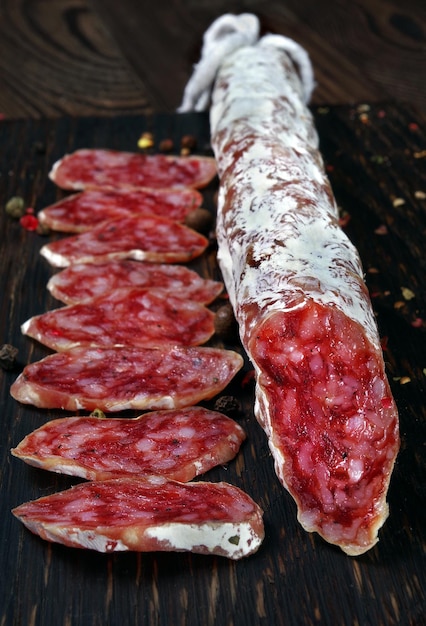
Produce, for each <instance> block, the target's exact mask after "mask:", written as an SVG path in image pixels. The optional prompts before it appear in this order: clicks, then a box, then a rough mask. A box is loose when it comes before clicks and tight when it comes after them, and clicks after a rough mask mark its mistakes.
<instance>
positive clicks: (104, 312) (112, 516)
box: [11, 150, 264, 559]
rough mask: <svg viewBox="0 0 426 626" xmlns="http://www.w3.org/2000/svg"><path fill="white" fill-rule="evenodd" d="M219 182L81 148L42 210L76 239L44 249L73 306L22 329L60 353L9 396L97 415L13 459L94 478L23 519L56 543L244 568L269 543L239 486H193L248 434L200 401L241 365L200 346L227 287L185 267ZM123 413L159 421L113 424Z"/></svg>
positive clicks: (167, 165)
mask: <svg viewBox="0 0 426 626" xmlns="http://www.w3.org/2000/svg"><path fill="white" fill-rule="evenodd" d="M215 173H216V169H215V162H214V160H213V159H210V158H207V157H194V156H191V157H165V156H162V155H150V156H148V155H143V154H131V153H125V152H117V151H111V150H79V151H77V152H75V153H73V154H71V155H66V156H65V157H64V158H63V159H61V160H60V161H59V162H57V163H56V164H55V165H54V167H53V169H52V171H51V173H50V178H51V179H52V180H53V182H55V183H56V184H57V185H58V186H59V187H61V188H63V189H74V190H78V193H76V194H73V195H69V196H67V197H66V198H65V199H64V200H61V201H59V202H57V203H56V204H54V205H52V206H50V207H47V208H46V209H44V210H42V211H41V212H40V213H39V220H40V222H41V223H42V224H44V225H45V226H48V227H49V228H51V229H52V230H58V231H61V232H66V233H73V234H72V235H69V236H68V237H65V238H61V239H58V240H57V241H54V242H51V243H49V244H47V245H45V246H44V247H43V248H42V250H41V254H42V255H43V256H44V257H45V258H46V259H47V260H48V261H49V262H50V263H51V264H52V265H53V266H56V267H66V269H63V270H62V271H61V272H59V273H57V274H55V275H54V276H53V277H52V278H51V279H50V281H49V283H48V285H47V287H48V289H49V290H50V291H51V293H52V294H53V295H54V296H55V297H56V298H57V299H58V300H60V301H61V302H62V303H64V304H65V306H63V307H61V308H58V309H55V310H52V311H48V312H46V313H43V314H41V315H38V316H35V317H32V318H31V319H29V320H28V321H27V322H25V323H24V324H23V325H22V332H23V333H25V334H26V335H28V336H29V337H32V338H34V339H36V340H38V341H39V342H41V343H42V344H44V345H45V346H46V347H48V348H50V349H51V350H53V351H54V353H53V354H50V355H49V356H46V357H45V358H43V359H42V360H40V361H38V362H35V363H32V364H29V365H27V366H26V367H25V368H24V371H23V372H22V374H20V375H19V376H18V378H17V379H16V381H15V382H14V383H13V385H12V387H11V394H12V396H13V397H14V398H15V399H16V400H18V401H19V402H22V403H27V404H32V405H34V406H36V407H40V408H55V409H65V410H68V411H79V410H85V411H92V412H93V413H92V414H91V415H86V416H75V417H63V418H58V419H55V420H52V421H50V422H48V423H46V424H44V425H43V426H42V427H40V428H39V429H37V430H36V431H34V432H33V433H31V434H29V435H28V436H27V437H25V439H24V440H23V441H22V442H21V443H20V444H19V445H17V447H16V448H15V449H13V450H12V453H13V455H14V456H16V457H19V458H21V459H23V460H24V461H26V462H27V463H29V464H31V465H35V466H38V467H42V468H44V469H48V470H51V471H54V472H60V473H65V474H70V475H74V476H79V477H81V478H84V479H87V480H88V481H90V482H86V483H82V484H80V485H78V486H76V487H73V488H71V489H69V490H67V491H65V492H60V493H57V494H53V495H50V496H47V497H44V498H40V499H38V500H36V501H33V502H28V503H25V504H22V505H20V506H18V507H17V508H15V509H14V511H13V513H14V514H15V515H16V517H18V518H19V519H20V520H21V521H22V522H23V523H24V524H25V525H26V526H27V527H28V528H29V529H30V530H31V531H33V532H35V533H37V534H38V535H40V536H41V537H43V538H44V539H47V540H50V541H55V542H59V543H63V544H65V545H69V546H74V547H85V548H90V549H95V550H99V551H103V552H111V551H119V550H138V551H153V550H177V551H181V550H189V551H193V552H199V553H204V554H219V555H223V556H227V557H229V558H232V559H239V558H241V557H243V556H247V555H249V554H252V553H253V552H255V551H256V550H257V549H258V547H259V546H260V544H261V542H262V540H263V536H264V529H263V520H262V511H261V509H260V508H259V506H258V505H257V504H256V503H255V502H253V500H252V499H251V498H250V497H249V496H248V495H247V494H245V493H244V492H243V491H241V490H240V489H238V488H237V487H234V486H232V485H229V484H227V483H209V482H200V481H197V482H194V483H192V482H190V483H189V484H188V482H189V481H191V480H192V479H193V478H194V477H196V476H199V475H200V474H202V473H204V472H206V471H207V470H209V469H210V468H212V467H214V466H216V465H219V464H223V463H226V462H228V461H230V460H231V459H232V458H234V457H235V455H236V454H237V452H238V450H239V448H240V445H241V443H242V442H243V441H244V439H245V433H244V431H243V430H242V428H241V427H240V426H239V425H238V424H237V423H236V422H235V421H233V420H231V419H230V418H228V417H226V416H225V415H223V414H221V413H219V412H217V411H211V410H207V409H205V408H203V407H201V406H196V405H197V403H198V402H200V401H202V400H206V399H209V398H212V397H213V396H215V395H216V394H218V393H219V392H220V391H222V390H223V389H224V388H225V387H226V386H227V385H228V383H229V382H230V381H231V379H232V378H233V377H234V376H235V374H236V373H237V372H238V371H239V370H240V368H241V367H242V364H243V360H242V357H241V356H240V355H239V354H238V353H237V352H234V351H231V350H224V349H219V348H212V347H207V346H203V345H202V344H204V343H206V342H207V341H208V340H209V339H210V338H211V337H212V335H213V333H214V328H215V327H214V313H213V312H212V311H211V310H209V309H208V308H207V306H206V305H208V304H209V303H211V302H212V301H213V300H214V299H215V298H216V297H217V296H218V295H219V294H220V292H221V290H222V288H223V285H222V284H221V283H218V282H216V281H213V280H207V279H203V278H201V277H200V276H199V275H198V274H197V273H195V272H194V271H192V270H190V269H189V268H187V267H185V266H182V265H176V263H182V262H186V261H189V260H191V259H193V258H195V257H196V256H198V255H200V254H201V253H202V252H203V251H204V250H205V248H206V247H207V239H206V238H205V237H204V236H203V235H201V234H199V233H198V232H196V231H194V230H192V229H190V228H188V227H187V226H185V225H184V224H183V223H181V222H182V221H183V220H184V219H185V217H186V216H187V215H188V214H189V213H190V212H191V211H192V210H194V208H197V207H199V206H200V205H201V202H202V196H201V194H200V192H199V191H198V189H199V188H200V187H202V186H204V185H206V184H207V183H208V182H209V181H210V180H211V179H212V178H213V177H214V175H215ZM126 409H136V410H143V411H148V412H147V413H144V414H143V415H140V416H139V417H137V418H124V417H108V418H106V417H104V415H103V414H104V413H111V412H118V411H123V410H126ZM99 413H100V415H101V417H98V416H97V415H98V414H99Z"/></svg>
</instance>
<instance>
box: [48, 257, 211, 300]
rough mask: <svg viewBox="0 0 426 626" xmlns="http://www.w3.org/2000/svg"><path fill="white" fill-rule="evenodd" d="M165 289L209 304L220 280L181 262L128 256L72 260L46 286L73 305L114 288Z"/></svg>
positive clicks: (175, 294)
mask: <svg viewBox="0 0 426 626" xmlns="http://www.w3.org/2000/svg"><path fill="white" fill-rule="evenodd" d="M134 287H139V288H143V289H155V288H160V289H166V290H167V291H168V292H170V293H171V294H172V295H173V296H176V297H178V298H183V299H186V300H193V301H194V302H200V303H201V304H210V303H211V302H213V300H214V299H215V298H217V296H218V295H219V294H220V293H221V292H222V291H223V283H221V282H218V281H215V280H210V279H208V278H202V277H201V276H199V274H197V273H196V272H194V271H192V270H190V269H189V268H188V267H185V266H183V265H167V264H165V265H164V264H161V263H141V262H140V261H133V260H131V259H123V260H120V261H110V262H109V263H98V264H94V263H75V264H74V265H70V266H69V267H67V268H66V269H64V270H62V271H61V272H58V273H57V274H55V275H54V276H52V277H51V278H50V279H49V281H48V283H47V288H48V290H49V291H50V293H51V294H52V295H53V296H54V297H55V298H57V299H58V300H61V302H64V303H65V304H77V303H78V302H84V301H86V300H90V299H91V298H95V297H97V296H101V295H103V294H105V293H111V292H112V291H115V290H116V289H124V288H129V289H131V288H134Z"/></svg>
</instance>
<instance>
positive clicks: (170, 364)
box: [10, 346, 243, 412]
mask: <svg viewBox="0 0 426 626" xmlns="http://www.w3.org/2000/svg"><path fill="white" fill-rule="evenodd" d="M242 366H243V359H242V357H241V356H240V355H239V354H238V353H237V352H234V351H232V350H222V349H220V348H208V347H178V346H173V347H163V348H131V347H125V348H74V349H72V350H67V351H65V352H57V353H55V354H51V355H49V356H47V357H45V358H44V359H42V360H41V361H37V362H35V363H31V364H30V365H27V366H26V367H25V368H24V370H23V371H22V373H21V374H20V375H19V376H18V378H17V379H16V380H15V382H14V383H13V384H12V386H11V388H10V393H11V394H12V396H13V398H15V400H18V401H19V402H22V403H24V404H32V405H34V406H37V407H40V408H52V409H55V408H56V409H65V410H68V411H78V410H80V409H86V410H88V411H94V410H95V409H101V410H102V411H105V412H113V411H123V410H126V409H138V410H148V409H173V408H181V407H187V406H191V405H194V404H197V403H198V402H200V401H201V400H206V399H209V398H212V397H213V396H215V395H216V394H218V393H219V392H220V391H222V390H223V389H224V388H225V387H226V386H227V385H228V383H229V382H230V381H231V380H232V378H233V377H234V376H235V374H236V373H237V372H238V371H239V370H240V369H241V367H242Z"/></svg>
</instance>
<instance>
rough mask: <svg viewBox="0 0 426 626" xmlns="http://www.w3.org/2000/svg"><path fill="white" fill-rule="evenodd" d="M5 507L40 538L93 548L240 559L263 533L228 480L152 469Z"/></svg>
mask: <svg viewBox="0 0 426 626" xmlns="http://www.w3.org/2000/svg"><path fill="white" fill-rule="evenodd" d="M13 514H14V515H15V516H16V517H17V518H18V519H19V520H20V521H21V522H22V523H23V524H24V525H25V526H26V527H27V528H29V530H31V532H33V533H35V534H37V535H39V536H40V537H42V538H43V539H46V540H47V541H54V542H57V543H61V544H64V545H66V546H70V547H75V548H89V549H91V550H97V551H99V552H119V551H127V550H132V551H138V552H153V551H166V552H167V551H178V552H182V551H190V552H197V553H201V554H217V555H220V556H225V557H228V558H231V559H240V558H242V557H244V556H248V555H250V554H253V553H254V552H256V550H258V548H259V546H260V545H261V543H262V541H263V537H264V527H263V520H262V514H263V512H262V510H261V509H260V507H259V506H258V505H257V504H256V503H255V502H254V501H253V500H252V499H251V498H250V496H249V495H248V494H246V493H244V492H243V491H241V489H238V488H237V487H234V486H232V485H230V484H228V483H224V482H221V483H208V482H194V483H180V482H176V481H170V480H167V479H165V478H162V477H159V476H155V477H147V478H145V479H140V478H139V479H138V478H117V479H111V480H106V481H96V482H89V483H82V484H80V485H77V486H76V487H72V488H71V489H68V490H66V491H62V492H60V493H56V494H53V495H49V496H45V497H43V498H39V499H38V500H34V501H32V502H27V503H25V504H21V505H20V506H18V507H16V508H15V509H14V510H13Z"/></svg>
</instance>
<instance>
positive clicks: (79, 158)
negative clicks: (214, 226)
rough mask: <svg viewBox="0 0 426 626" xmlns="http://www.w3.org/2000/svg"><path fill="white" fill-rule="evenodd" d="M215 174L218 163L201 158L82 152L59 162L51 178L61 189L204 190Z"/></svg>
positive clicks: (99, 150) (69, 155)
mask: <svg viewBox="0 0 426 626" xmlns="http://www.w3.org/2000/svg"><path fill="white" fill-rule="evenodd" d="M215 175H216V165H215V161H214V159H213V158H211V157H202V156H195V155H192V156H188V157H180V156H165V155H162V154H152V155H151V154H150V155H148V154H141V153H136V152H121V151H118V150H102V149H81V150H76V151H75V152H73V153H72V154H66V155H65V156H64V157H63V158H62V159H60V160H59V161H57V162H56V163H55V164H54V165H53V167H52V169H51V171H50V173H49V177H50V179H51V180H52V181H53V182H54V183H55V184H56V185H58V187H61V188H62V189H75V190H80V189H90V188H94V187H102V188H104V189H120V188H124V189H140V188H153V189H158V188H162V189H164V188H166V187H193V188H198V189H200V188H202V187H205V186H206V185H208V183H209V182H210V181H211V180H212V179H213V178H214V177H215Z"/></svg>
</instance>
